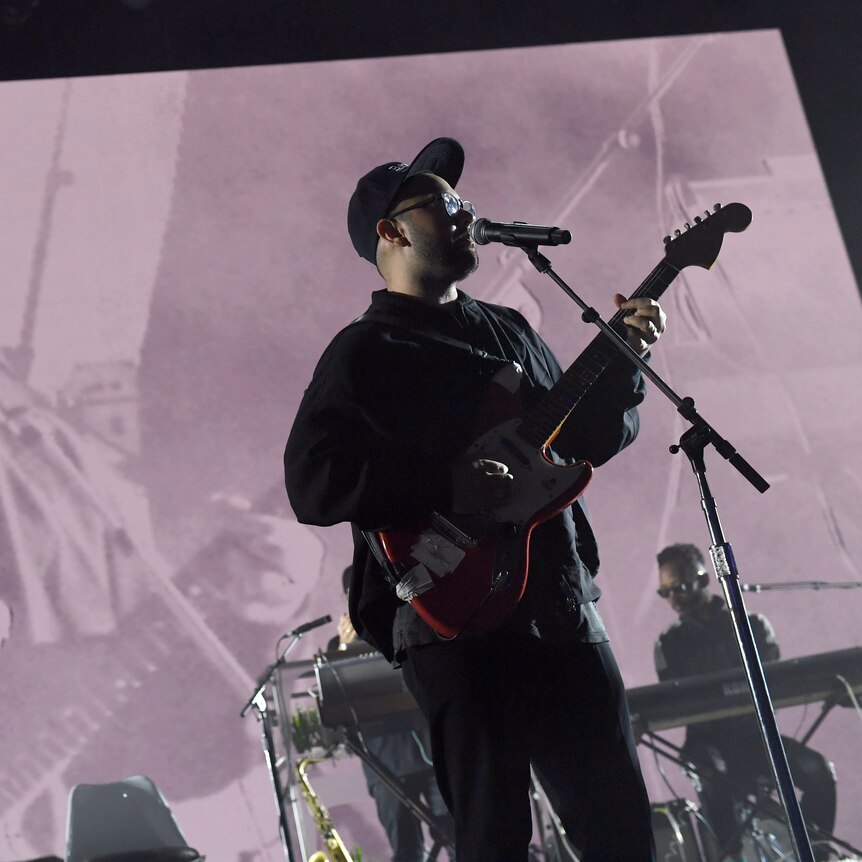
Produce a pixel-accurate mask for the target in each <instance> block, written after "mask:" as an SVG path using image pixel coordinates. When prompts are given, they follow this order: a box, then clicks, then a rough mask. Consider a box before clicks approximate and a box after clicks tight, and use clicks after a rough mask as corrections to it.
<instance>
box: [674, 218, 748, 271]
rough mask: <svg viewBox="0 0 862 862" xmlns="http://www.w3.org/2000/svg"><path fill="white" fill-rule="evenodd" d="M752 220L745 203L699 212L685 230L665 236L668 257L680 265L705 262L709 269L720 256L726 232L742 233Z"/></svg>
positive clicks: (693, 264) (678, 266) (676, 265)
mask: <svg viewBox="0 0 862 862" xmlns="http://www.w3.org/2000/svg"><path fill="white" fill-rule="evenodd" d="M750 224H751V210H750V209H749V208H748V207H747V206H745V204H738V203H733V204H728V205H727V206H722V205H721V204H716V205H715V207H714V208H713V210H712V212H709V210H707V211H706V212H705V213H704V214H703V215H702V216H695V218H694V223H693V224H692V223H690V222H686V224H685V229H684V230H675V231H674V232H673V236H666V237H665V238H664V244H665V259H666V260H667V261H668V263H670V264H672V265H673V266H675V267H676V268H677V269H684V268H685V267H687V266H702V267H703V268H704V269H709V268H710V267H711V266H712V265H713V264H714V263H715V259H716V258H717V257H718V253H719V251H720V250H721V243H722V241H723V240H724V235H725V234H726V233H740V232H741V231H744V230H745V229H746V228H747V227H748V226H749V225H750Z"/></svg>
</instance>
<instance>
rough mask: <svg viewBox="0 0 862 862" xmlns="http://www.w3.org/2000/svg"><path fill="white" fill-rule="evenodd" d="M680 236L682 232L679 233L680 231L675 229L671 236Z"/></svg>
mask: <svg viewBox="0 0 862 862" xmlns="http://www.w3.org/2000/svg"><path fill="white" fill-rule="evenodd" d="M681 234H682V231H681V230H679V229H677V230H675V231H674V232H673V235H674V236H680V235H681Z"/></svg>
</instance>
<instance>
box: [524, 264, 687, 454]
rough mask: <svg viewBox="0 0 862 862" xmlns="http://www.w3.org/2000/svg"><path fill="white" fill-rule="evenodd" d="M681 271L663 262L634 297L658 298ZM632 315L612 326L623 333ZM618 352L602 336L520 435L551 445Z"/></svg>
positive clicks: (533, 413)
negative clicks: (561, 427)
mask: <svg viewBox="0 0 862 862" xmlns="http://www.w3.org/2000/svg"><path fill="white" fill-rule="evenodd" d="M679 272H680V270H679V269H677V267H675V266H673V264H670V263H668V262H667V260H666V259H662V260H661V261H660V262H659V264H658V265H657V266H656V267H655V269H654V270H653V271H652V272H651V273H650V274H649V275H648V276H647V277H646V278H645V279H644V281H643V282H642V283H641V285H640V286H639V287H638V289H637V290H636V291H635V292H634V293H633V294H632V295H631V297H630V298H631V299H637V298H638V297H648V298H650V299H658V298H659V297H660V296H661V295H662V294H663V293H664V292H665V290H666V289H667V288H668V287H669V286H670V284H671V282H672V281H673V280H674V279H675V278H676V277H677V275H679ZM630 313H631V312H629V311H617V313H616V314H615V315H614V316H613V317H612V318H611V319H610V320H609V321H608V323H609V325H610V326H612V327H613V328H614V329H615V330H616V331H617V332H622V330H623V329H624V324H623V322H622V321H623V318H624V317H626V316H628V315H629V314H630ZM617 352H618V351H617V348H616V347H614V346H613V344H611V341H610V339H608V338H607V336H605V335H604V333H599V334H598V335H597V336H596V337H595V338H594V339H593V340H592V341H591V342H590V343H589V345H588V346H587V348H586V349H585V350H584V352H583V353H581V355H580V356H579V357H578V358H577V359H576V360H575V361H574V362H573V363H572V364H571V366H569V368H568V370H567V371H566V372H565V373H564V374H563V376H562V377H561V378H560V379H559V380H558V381H557V382H556V383H555V384H554V386H553V387H552V388H551V390H550V391H549V392H548V393H547V394H546V395H545V396H544V397H543V398H542V399H541V400H540V401H539V403H538V404H536V405H535V406H534V407H532V408H531V409H530V410H529V411H528V412H527V413H526V414H525V415H524V417H523V420H522V422H521V425H520V427H519V428H518V434H519V436H520V437H522V438H523V439H524V440H526V441H527V442H528V443H529V444H530V445H531V446H534V447H535V448H536V449H543V448H544V447H545V446H547V445H548V444H549V443H550V442H551V441H552V440H553V439H554V437H555V436H556V435H557V432H558V431H559V429H560V426H561V425H562V424H563V422H564V421H565V420H566V417H567V416H568V415H569V414H570V413H571V412H572V410H574V408H575V407H576V406H577V404H578V402H579V401H580V400H581V399H582V398H583V397H584V395H585V394H586V392H587V390H588V389H589V388H590V386H592V385H593V383H595V382H596V380H597V379H598V378H599V375H601V373H602V372H603V371H604V370H605V368H607V366H608V364H609V363H610V361H611V360H612V359H613V358H614V356H615V355H616V354H617Z"/></svg>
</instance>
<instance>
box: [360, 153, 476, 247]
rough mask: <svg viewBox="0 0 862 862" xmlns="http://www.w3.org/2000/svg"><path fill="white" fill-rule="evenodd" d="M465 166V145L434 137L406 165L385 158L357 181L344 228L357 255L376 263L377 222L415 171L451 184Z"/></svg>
mask: <svg viewBox="0 0 862 862" xmlns="http://www.w3.org/2000/svg"><path fill="white" fill-rule="evenodd" d="M462 170H464V148H463V147H462V146H461V144H459V143H458V141H456V140H453V139H452V138H435V139H434V140H433V141H431V143H430V144H428V145H427V146H426V147H423V149H422V151H421V152H420V153H419V155H418V156H416V158H415V159H413V161H412V162H411V163H410V164H409V165H406V164H404V162H387V163H386V164H385V165H379V166H378V167H376V168H374V170H371V171H369V172H368V173H367V174H366V175H365V176H364V177H362V179H361V180H359V182H358V183H357V184H356V191H355V192H353V195H352V196H351V198H350V204H349V205H348V207H347V231H348V233H349V234H350V239H351V241H352V242H353V247H354V248H355V249H356V252H357V254H358V255H359V256H360V257H364V258H365V259H366V260H368V261H371V263H374V264H376V263H377V239H378V237H377V222H378V221H380V219H382V218H384V217H385V216H386V213H388V212H389V210H390V208H391V206H392V202H393V201H394V200H395V198H396V196H397V195H398V192H399V190H400V189H401V186H403V185H404V183H406V182H407V180H409V179H410V177H415V176H416V174H423V173H431V174H436V175H437V176H438V177H440V178H441V179H444V180H446V182H447V183H449V185H450V186H452V188H453V189H454V188H455V183H457V182H458V180H459V178H460V177H461V171H462Z"/></svg>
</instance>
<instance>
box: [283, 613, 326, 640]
mask: <svg viewBox="0 0 862 862" xmlns="http://www.w3.org/2000/svg"><path fill="white" fill-rule="evenodd" d="M331 622H332V617H331V616H330V615H329V614H327V615H326V616H325V617H318V618H317V619H316V620H312V621H311V622H310V623H303V624H302V625H301V626H297V627H296V628H295V629H294V630H293V631H292V632H290V634H291V636H293V635H304V634H305V633H306V632H310V631H311V630H312V629H316V628H317V627H318V626H325V625H326V624H327V623H331Z"/></svg>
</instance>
